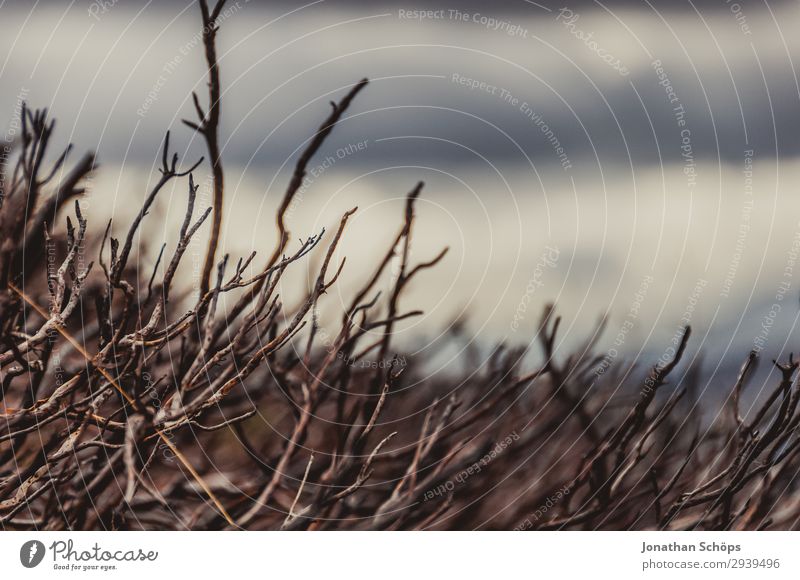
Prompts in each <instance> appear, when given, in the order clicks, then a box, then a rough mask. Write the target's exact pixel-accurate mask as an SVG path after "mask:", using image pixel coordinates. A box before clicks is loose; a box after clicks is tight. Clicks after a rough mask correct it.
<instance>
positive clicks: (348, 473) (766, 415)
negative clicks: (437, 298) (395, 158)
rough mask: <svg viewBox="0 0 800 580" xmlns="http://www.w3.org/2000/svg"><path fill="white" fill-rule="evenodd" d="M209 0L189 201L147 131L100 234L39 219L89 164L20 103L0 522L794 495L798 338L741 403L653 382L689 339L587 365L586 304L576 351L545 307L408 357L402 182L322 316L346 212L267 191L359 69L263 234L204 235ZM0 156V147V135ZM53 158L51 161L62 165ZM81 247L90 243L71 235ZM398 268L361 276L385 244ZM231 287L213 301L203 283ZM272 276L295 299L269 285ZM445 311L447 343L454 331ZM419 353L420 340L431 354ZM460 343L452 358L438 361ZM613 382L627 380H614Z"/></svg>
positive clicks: (286, 520)
mask: <svg viewBox="0 0 800 580" xmlns="http://www.w3.org/2000/svg"><path fill="white" fill-rule="evenodd" d="M223 5H224V1H221V2H219V3H218V4H217V5H216V6H215V7H214V8H213V9H211V8H210V7H209V6H207V4H206V2H205V1H202V0H201V2H200V6H201V9H202V10H201V13H202V19H203V22H202V23H203V31H204V37H203V38H204V42H205V46H206V57H207V62H208V66H209V86H210V94H209V98H210V101H209V107H208V112H206V111H205V110H204V109H203V106H202V105H201V103H200V98H199V97H198V96H197V95H195V96H194V103H195V107H196V112H197V115H198V120H197V121H193V122H186V123H187V125H189V126H190V127H191V128H192V129H193V130H195V131H198V132H199V133H200V134H201V135H202V137H203V138H204V140H205V142H206V144H207V147H208V151H209V162H210V167H211V172H212V175H213V179H214V203H213V206H212V208H209V210H208V211H206V212H205V213H203V214H202V215H195V213H196V212H195V211H194V204H195V196H196V191H197V186H196V185H195V184H194V180H193V177H192V173H191V172H192V171H194V170H196V169H197V168H198V167H199V165H200V162H198V163H196V164H194V165H193V166H191V167H189V168H184V167H183V165H182V164H181V163H179V160H178V159H177V156H176V155H172V154H171V153H170V149H169V134H167V138H166V139H165V141H164V143H163V152H162V162H161V178H160V180H159V181H158V182H157V184H156V185H155V187H154V189H153V190H152V191H151V192H150V194H149V195H148V196H147V198H146V200H145V203H144V205H143V207H142V209H141V211H140V213H139V214H138V216H136V217H135V219H134V220H133V221H132V223H131V224H130V226H129V228H128V229H127V230H126V231H124V234H123V235H122V236H121V237H120V238H119V239H118V238H117V237H115V236H117V235H119V234H118V233H117V232H118V229H117V227H116V226H115V227H114V228H113V231H112V227H111V224H110V223H109V224H108V227H106V228H105V230H104V231H103V230H102V228H101V229H100V230H97V229H94V228H93V229H89V228H88V225H87V220H86V218H85V216H82V215H81V213H80V209H79V205H78V204H77V203H76V204H75V206H74V214H75V215H74V220H75V221H74V222H73V221H72V219H71V218H67V219H66V231H64V230H62V228H60V227H56V225H55V224H59V223H63V220H62V219H61V218H60V217H59V216H60V215H61V214H63V213H65V212H67V211H68V210H69V209H70V207H71V202H72V201H73V200H74V199H76V197H77V196H80V195H81V193H82V191H83V190H82V183H83V182H84V180H85V179H86V178H87V176H88V175H89V174H90V173H91V172H92V171H93V170H94V164H95V161H94V157H93V156H92V155H87V156H85V157H84V158H83V159H82V160H81V161H80V162H78V163H77V164H76V165H75V166H74V167H73V168H72V169H71V170H70V171H66V164H67V155H66V152H65V153H64V154H62V155H61V156H59V157H58V158H57V159H56V160H55V161H53V162H48V161H47V159H48V155H47V153H48V142H49V139H50V137H51V134H52V131H53V124H52V123H51V122H49V121H48V120H47V116H46V113H45V112H44V111H38V112H34V111H30V110H27V109H25V110H24V111H23V115H22V116H23V127H22V139H21V141H20V142H19V143H18V144H17V150H16V152H15V156H14V157H13V159H12V162H9V163H8V164H7V165H4V166H3V168H2V170H3V175H8V177H9V178H8V179H5V180H4V181H3V190H2V191H1V192H0V195H1V197H0V200H2V206H0V224H1V225H0V227H1V228H2V237H3V241H2V247H1V248H0V340H2V345H1V346H0V379H1V383H2V391H0V401H2V413H3V414H2V420H1V421H0V524H2V527H3V529H48V530H61V529H187V528H188V529H224V528H245V529H291V530H303V529H315V530H319V529H430V528H433V529H474V528H484V529H539V530H556V529H757V528H770V529H794V528H797V527H798V523H797V522H798V516H800V505H798V502H799V501H800V495H798V493H797V482H796V477H795V475H796V474H797V471H798V469H800V458H799V457H798V449H800V439H798V425H800V413H798V409H797V406H798V401H800V389H799V388H798V386H797V384H796V382H795V374H796V371H797V368H798V363H797V362H795V361H794V360H793V359H791V358H790V360H789V361H788V363H787V364H782V365H778V368H779V370H780V373H781V376H782V380H781V381H780V383H779V384H778V385H777V386H776V388H775V390H774V391H773V392H772V394H771V395H770V396H769V397H768V398H767V399H766V400H764V401H762V402H761V403H760V406H759V407H758V408H755V409H752V410H751V411H750V412H748V413H745V417H744V418H743V417H742V413H741V412H740V410H739V400H740V396H741V393H742V391H743V389H744V387H745V384H746V381H747V378H748V375H749V374H750V373H751V372H752V368H753V366H754V362H755V355H750V356H749V357H748V358H747V361H746V363H745V365H744V366H743V368H742V371H741V373H740V376H739V379H738V381H737V382H736V384H735V385H732V389H731V391H730V392H731V396H730V397H729V404H728V407H727V408H726V410H725V414H724V416H721V417H718V418H717V419H716V420H714V421H712V422H707V421H706V422H704V421H703V420H702V419H701V418H700V416H699V414H697V413H693V412H691V409H692V408H693V407H694V401H692V400H691V396H687V393H691V384H692V375H691V374H686V373H685V374H684V375H683V377H682V378H681V379H680V380H679V381H678V385H677V386H674V387H673V386H667V387H665V385H666V384H667V378H668V377H669V376H670V375H676V374H677V371H676V370H675V369H676V368H677V365H678V364H679V362H680V360H681V358H682V356H683V355H684V353H685V349H686V346H687V342H688V339H689V334H690V332H689V329H688V328H687V329H686V330H685V333H684V334H683V335H682V336H679V337H678V340H677V342H676V348H675V349H674V356H673V357H671V359H669V360H667V362H666V363H662V364H659V365H657V366H656V367H655V368H653V370H652V371H651V372H650V373H649V374H648V375H646V376H645V377H644V378H642V379H641V382H640V386H639V388H637V389H629V388H627V385H630V384H631V383H632V382H635V381H637V380H639V379H637V376H638V375H637V373H636V371H635V369H633V368H632V367H631V368H621V365H619V364H618V365H615V366H614V367H612V368H611V369H610V370H608V372H603V373H600V372H598V369H599V368H605V367H604V366H603V365H604V363H603V357H602V356H598V355H596V354H593V352H594V346H595V341H596V340H597V337H598V336H599V334H600V330H601V329H598V332H596V333H594V335H593V336H592V339H591V340H588V341H587V343H586V344H585V345H584V347H583V348H580V349H578V350H577V351H576V353H575V354H573V355H571V356H567V357H564V356H562V355H560V354H559V353H557V352H556V344H557V342H556V341H557V331H558V326H559V318H558V317H557V316H556V315H555V314H554V312H553V309H552V308H546V309H545V312H544V316H543V317H542V321H541V324H540V327H539V330H538V333H537V337H536V339H537V342H538V344H539V345H540V346H541V349H542V353H543V360H544V361H545V362H544V364H543V365H542V366H541V367H540V368H538V369H536V370H534V371H525V370H523V363H524V361H526V360H528V358H529V357H527V352H526V350H525V349H524V348H512V347H507V346H500V347H498V348H496V349H494V350H493V351H492V353H491V355H490V356H489V357H488V358H487V359H486V360H483V361H481V357H480V356H479V355H478V354H474V355H470V356H468V357H466V358H467V359H468V364H466V365H464V367H462V366H460V365H452V366H451V368H450V369H449V374H448V375H447V376H445V375H441V374H439V375H436V376H433V377H432V376H428V375H426V374H425V370H424V367H422V366H420V365H419V364H418V363H417V362H415V361H414V360H413V359H411V357H409V359H408V360H410V363H409V364H405V361H406V359H405V358H404V357H403V353H400V352H396V348H395V347H394V346H393V343H392V338H393V329H394V328H395V325H396V323H397V322H398V321H400V320H403V319H405V318H408V317H412V316H416V315H418V314H419V313H418V312H416V311H414V310H407V309H405V308H404V307H403V306H402V300H401V298H402V294H403V290H404V288H405V287H406V286H407V284H408V283H409V281H411V280H412V279H414V278H415V277H417V276H424V271H425V270H426V269H428V268H431V267H434V266H435V265H436V264H437V262H439V261H440V260H441V259H442V258H443V257H444V255H445V252H446V250H445V251H443V252H442V253H441V254H439V255H438V256H436V257H434V258H433V259H431V260H430V261H428V262H424V263H419V264H415V263H411V262H410V253H409V248H410V244H411V239H412V233H413V229H414V221H415V202H416V200H417V198H418V196H419V195H420V193H421V190H422V184H418V185H417V186H416V187H415V188H414V189H413V190H412V191H411V193H410V194H409V195H408V198H407V202H406V207H405V213H404V215H403V216H400V220H399V221H400V223H399V224H398V233H397V235H396V237H395V238H394V240H393V242H392V243H391V244H390V245H389V247H387V248H386V250H385V255H384V256H383V258H382V259H381V260H379V261H378V262H377V263H376V264H375V268H374V270H373V272H372V274H371V275H370V276H369V277H368V278H367V279H366V280H365V282H364V284H363V287H362V288H361V290H360V291H359V292H357V293H356V295H355V296H353V299H352V302H351V303H350V305H349V307H348V308H345V309H343V311H342V312H340V313H338V314H339V315H340V316H341V324H340V326H339V330H338V332H337V333H335V334H330V335H325V336H323V332H321V330H320V327H319V325H318V323H317V308H318V303H319V300H320V298H321V297H322V296H323V295H324V294H325V293H326V291H327V290H328V289H329V288H330V287H331V285H333V284H334V283H335V282H336V280H337V277H338V276H339V275H340V273H341V272H342V269H343V266H344V263H343V262H342V263H340V264H337V263H334V261H333V257H334V255H335V250H336V248H337V245H338V244H339V241H340V239H341V237H342V236H343V235H345V230H346V226H347V222H348V218H349V217H350V216H351V214H352V212H348V213H347V214H345V215H344V216H342V218H341V221H340V223H339V225H338V228H337V230H336V231H335V232H333V233H332V234H327V233H326V234H324V235H323V234H318V235H313V236H311V237H309V238H307V239H305V241H301V242H299V243H298V244H297V245H293V244H291V243H290V234H289V232H288V230H287V227H286V225H285V222H284V216H285V213H286V211H287V209H288V208H289V206H290V204H291V202H292V200H293V199H294V197H295V194H296V193H297V191H298V190H299V189H300V187H301V185H302V183H303V180H304V177H305V172H306V166H307V164H308V163H309V161H310V160H311V159H312V157H313V155H314V154H315V152H316V151H317V150H318V149H319V148H320V146H321V145H322V143H323V142H324V140H325V139H326V137H327V136H328V135H329V134H330V132H331V131H332V130H333V129H334V127H335V125H336V124H337V122H338V121H339V119H340V118H341V117H342V115H343V114H344V113H345V111H346V110H347V108H348V106H349V105H350V103H351V101H352V100H353V99H354V98H355V97H356V95H357V94H358V93H359V92H360V91H361V90H362V89H364V88H365V86H366V84H367V81H366V80H364V81H361V82H359V83H358V84H356V85H355V86H353V88H352V89H351V90H350V91H349V92H348V93H347V94H346V95H345V96H344V97H343V98H342V99H341V100H340V101H339V102H338V103H334V104H333V108H332V111H331V113H330V115H329V117H328V118H327V119H325V121H324V122H323V123H322V125H321V126H320V128H319V130H318V132H317V133H316V134H315V136H314V138H313V139H312V140H311V141H310V142H309V144H308V146H307V148H306V150H305V151H304V152H303V154H302V155H301V156H300V158H299V159H298V161H297V165H296V168H295V171H294V174H293V176H292V178H291V180H290V183H289V185H288V187H287V190H286V193H285V195H284V198H283V201H282V204H281V206H280V209H279V210H278V214H277V218H276V227H277V229H278V233H279V241H278V244H277V247H275V248H274V250H273V251H272V253H271V254H270V256H269V258H267V259H266V260H265V261H261V260H260V258H258V257H257V256H256V254H255V253H253V254H251V255H250V256H247V257H244V258H242V259H239V260H238V261H237V262H236V264H235V265H232V260H231V259H229V257H228V256H224V257H223V258H222V259H221V260H217V259H216V257H215V256H216V254H217V245H218V240H219V229H220V222H221V219H222V216H221V207H222V198H223V192H224V185H223V178H224V173H223V168H222V160H221V159H220V155H219V147H218V135H217V133H218V125H219V117H220V110H221V108H220V102H219V95H220V87H219V70H218V65H217V62H216V51H215V36H216V32H217V26H216V20H217V17H218V16H219V14H220V11H221V9H222V6H223ZM3 160H4V161H5V160H6V157H5V156H4V158H3ZM57 177H59V178H60V179H57ZM175 180H182V181H183V182H185V183H186V187H187V205H186V214H185V218H184V221H183V224H182V227H181V229H180V237H179V241H178V243H177V245H176V247H174V248H169V249H168V250H167V251H163V250H162V255H161V256H160V257H159V261H158V265H157V267H156V269H155V270H154V271H153V272H152V273H151V272H142V271H140V270H138V269H137V268H135V267H134V265H133V264H132V262H135V261H136V260H133V259H132V258H134V257H135V256H136V248H135V245H136V240H137V234H138V233H139V231H140V228H141V227H142V222H143V220H144V219H146V217H147V214H148V211H149V210H150V209H151V207H152V205H153V203H154V201H155V200H156V197H157V196H158V194H159V192H160V191H161V190H162V189H163V188H164V187H165V186H166V185H167V184H168V183H170V182H173V181H175ZM212 213H213V216H212V218H211V220H210V222H209V223H210V224H211V228H210V230H211V236H210V241H209V245H208V250H207V254H206V261H205V263H204V268H203V271H202V276H201V293H200V297H199V299H198V300H197V302H196V304H194V305H192V306H191V308H188V309H186V308H182V307H180V306H177V305H176V304H179V303H180V301H179V300H177V299H171V298H172V297H173V295H174V294H175V292H180V291H181V289H182V284H181V280H180V277H177V278H176V273H177V272H178V265H179V264H180V263H181V259H182V258H183V257H184V254H185V252H186V249H187V246H188V244H189V242H190V240H191V239H192V237H193V236H194V235H195V234H196V233H197V230H198V228H199V226H200V225H201V224H203V223H204V222H205V221H206V220H207V218H208V217H209V216H210V215H211V214H212ZM314 251H317V252H320V253H321V255H322V256H323V258H322V260H321V264H320V266H319V269H318V271H317V276H316V280H315V281H314V283H313V284H312V285H311V287H310V289H309V291H308V293H307V294H306V295H305V296H295V297H291V298H292V299H291V300H286V301H284V300H282V299H281V298H280V297H279V295H278V292H277V290H278V289H279V288H280V283H281V280H282V277H283V276H284V274H285V273H286V272H287V271H288V270H289V269H290V268H294V267H297V264H299V263H300V262H302V261H303V260H305V259H306V258H307V256H308V255H309V254H310V253H311V252H314ZM90 254H91V255H96V256H97V258H96V260H95V262H96V263H97V267H93V264H92V263H87V260H86V258H85V257H86V256H87V255H90ZM395 260H397V261H399V270H398V271H397V272H395V273H394V274H395V275H394V277H393V280H394V283H393V287H392V288H391V290H390V291H389V292H388V293H386V294H384V295H381V293H380V292H378V291H377V290H376V288H377V287H378V286H379V285H380V281H381V280H382V279H383V278H384V277H385V275H386V274H387V270H388V269H389V268H390V267H391V265H392V263H393V261H395ZM226 296H230V297H231V301H232V303H233V306H232V307H229V308H225V309H224V312H223V308H222V307H221V306H220V305H221V302H222V299H223V298H224V297H226ZM286 302H288V303H291V304H296V306H287V305H286ZM462 333H463V329H462V328H460V327H459V326H457V325H456V326H454V327H453V328H452V330H451V332H450V334H449V336H448V340H449V341H451V342H452V343H460V342H461V341H463V342H465V343H469V342H470V341H469V340H468V339H467V338H466V337H464V336H462ZM427 354H429V353H426V355H427ZM456 367H457V368H456ZM620 393H624V394H623V395H620Z"/></svg>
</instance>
